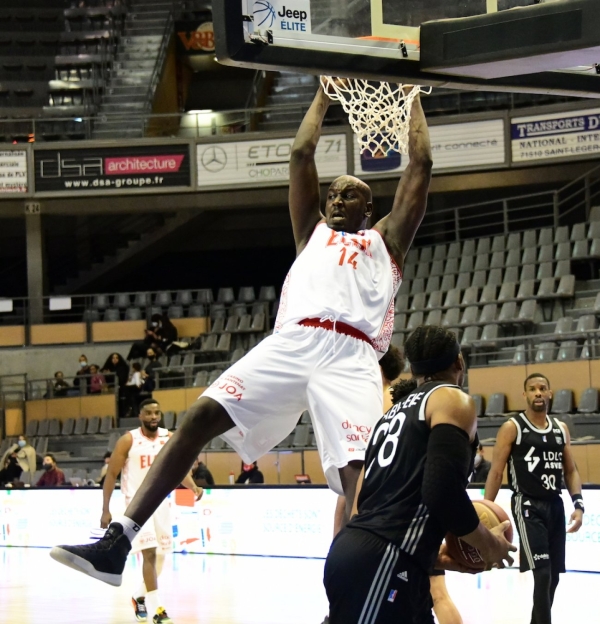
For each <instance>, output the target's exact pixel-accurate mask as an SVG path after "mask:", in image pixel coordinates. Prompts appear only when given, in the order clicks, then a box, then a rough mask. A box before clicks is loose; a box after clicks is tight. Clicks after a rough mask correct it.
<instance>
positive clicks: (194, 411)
mask: <svg viewBox="0 0 600 624" xmlns="http://www.w3.org/2000/svg"><path fill="white" fill-rule="evenodd" d="M329 102H330V100H329V97H328V96H327V95H326V93H325V92H324V91H323V89H322V88H319V90H318V91H317V94H316V95H315V98H314V100H313V102H312V104H311V106H310V108H309V110H308V111H307V113H306V115H305V117H304V119H303V121H302V124H301V125H300V128H299V130H298V133H297V135H296V139H295V141H294V144H293V148H292V154H291V158H290V188H289V207H290V216H291V221H292V229H293V232H294V240H295V243H296V252H297V257H296V260H295V262H294V264H293V265H292V267H291V269H290V271H289V273H288V275H287V277H286V280H285V283H284V285H283V290H282V294H281V303H280V307H279V313H278V316H277V319H276V323H275V331H274V333H273V335H272V336H269V337H268V338H266V339H265V340H263V341H262V342H261V343H260V344H259V345H258V346H256V347H255V348H254V349H252V350H251V351H250V352H249V353H248V354H247V355H246V356H245V357H243V358H242V359H241V360H239V361H238V362H236V363H235V364H234V365H233V366H231V368H229V369H228V370H227V371H225V372H224V373H223V375H221V377H220V378H219V379H218V380H217V381H216V382H215V383H214V384H213V385H212V386H211V387H210V388H208V389H207V390H206V391H205V392H204V394H203V395H202V396H201V397H200V398H199V399H198V400H197V401H196V402H195V403H194V404H193V405H192V406H191V407H190V409H189V410H188V413H187V414H186V416H185V419H184V421H183V423H182V425H181V426H180V427H179V428H178V430H177V432H176V433H175V434H174V435H173V438H172V440H171V442H169V444H168V445H167V446H165V448H164V449H163V451H162V452H161V453H160V454H159V455H158V457H157V458H156V460H155V461H154V463H153V465H152V467H151V469H150V471H149V473H148V476H147V477H146V479H145V480H144V483H143V484H142V486H141V487H140V489H139V490H138V491H137V493H136V495H135V496H134V498H133V501H132V502H131V503H130V505H129V506H128V507H127V509H126V511H125V516H124V517H123V518H121V519H120V520H119V521H117V522H113V523H112V524H111V525H110V527H109V529H108V531H107V532H106V535H105V537H104V538H103V540H101V541H100V542H98V543H97V544H94V545H86V546H63V547H57V548H55V549H54V551H53V552H54V557H55V558H56V559H57V560H59V561H61V562H62V563H65V564H66V565H70V566H71V567H74V568H76V569H79V570H80V571H82V572H85V573H87V574H89V575H91V576H94V577H96V578H101V579H110V580H111V582H114V583H120V580H121V573H122V571H123V567H124V565H125V560H126V557H127V553H128V551H129V548H130V542H131V540H132V539H133V537H134V536H135V533H136V531H137V530H138V527H140V526H142V525H143V524H144V523H145V522H146V521H147V520H148V518H149V517H150V515H151V514H152V513H153V512H154V511H155V510H156V508H157V507H158V506H159V505H160V504H161V502H162V501H163V500H164V498H165V496H166V495H167V494H168V493H169V492H170V491H171V490H172V489H173V488H174V487H175V486H176V485H177V484H178V483H179V482H180V481H181V480H182V479H183V478H184V476H185V474H186V473H187V471H188V470H189V469H190V467H191V465H192V463H193V461H194V459H195V458H196V457H197V456H198V453H199V452H200V450H201V449H202V447H204V446H205V445H206V444H207V443H208V442H209V441H210V440H212V439H213V438H214V437H215V436H218V435H222V434H223V435H224V437H225V438H226V439H227V441H228V442H229V443H230V444H231V446H233V448H234V449H235V450H236V451H237V452H238V453H239V454H240V455H241V457H242V459H243V460H244V462H246V463H252V462H254V461H255V460H256V459H258V458H259V457H261V456H262V455H264V454H265V453H266V452H268V451H269V450H270V449H272V448H273V447H274V446H275V445H276V444H277V443H278V442H279V441H281V440H282V439H284V438H285V437H286V436H287V435H288V434H289V433H290V432H291V431H292V430H293V428H294V427H295V425H296V422H297V420H298V415H299V414H301V413H302V412H303V411H304V410H306V409H308V410H309V411H310V413H311V416H312V420H313V426H314V430H315V437H316V441H317V447H318V449H319V453H320V457H321V461H322V463H323V469H324V472H325V475H326V478H327V482H328V484H329V486H330V487H331V488H332V489H333V490H334V491H335V492H337V493H338V494H344V496H345V497H346V510H345V518H346V519H347V518H348V517H349V514H350V511H351V508H352V503H353V501H354V494H355V490H356V482H357V479H358V475H359V473H360V470H361V467H362V464H363V460H364V453H365V448H366V443H367V439H368V436H369V433H370V431H371V429H372V427H373V426H374V424H375V423H376V422H377V420H379V418H380V417H381V413H382V387H381V375H380V373H379V367H378V359H379V357H381V356H382V355H383V354H384V353H385V352H386V351H387V348H388V346H389V344H390V340H391V337H392V331H393V322H394V298H395V295H396V292H397V290H398V288H399V286H400V282H401V270H402V266H403V264H404V258H405V256H406V254H407V252H408V250H409V248H410V245H411V243H412V240H413V237H414V235H415V232H416V231H417V228H418V227H419V225H420V223H421V220H422V219H423V215H424V213H425V207H426V202H427V192H428V189H429V180H430V177H431V166H432V161H431V147H430V143H429V132H428V129H427V124H426V121H425V115H424V113H423V109H422V107H421V102H420V100H419V98H418V97H416V98H415V99H414V101H413V104H412V114H411V116H410V122H409V124H410V125H409V156H410V162H409V164H408V166H407V168H406V170H405V172H404V173H403V175H402V178H401V180H400V183H399V185H398V189H397V191H396V195H395V198H394V201H393V205H392V210H391V212H390V213H389V214H388V215H387V216H385V217H383V218H382V219H381V220H380V221H379V222H378V223H377V224H376V225H375V226H374V227H373V229H365V228H366V227H367V221H368V219H369V217H370V216H371V214H372V209H373V204H372V197H371V189H370V188H369V186H368V185H367V184H365V183H364V182H362V181H361V180H359V179H357V178H355V177H352V176H348V175H344V176H341V177H339V178H337V179H336V180H334V181H333V183H332V184H331V185H330V187H329V190H328V192H327V201H326V203H325V215H323V214H322V213H321V209H320V187H319V178H318V174H317V168H316V165H315V151H316V149H317V144H318V142H319V138H320V136H321V126H322V123H323V118H324V116H325V113H326V111H327V108H328V106H329Z"/></svg>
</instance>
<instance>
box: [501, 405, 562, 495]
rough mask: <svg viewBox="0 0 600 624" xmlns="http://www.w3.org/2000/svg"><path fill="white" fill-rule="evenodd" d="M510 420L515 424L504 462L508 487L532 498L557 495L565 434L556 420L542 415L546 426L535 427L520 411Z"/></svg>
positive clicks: (560, 482)
mask: <svg viewBox="0 0 600 624" xmlns="http://www.w3.org/2000/svg"><path fill="white" fill-rule="evenodd" d="M510 420H511V421H512V422H513V423H514V424H515V426H516V428H517V439H516V440H515V441H514V443H513V446H512V450H511V453H510V459H509V462H508V475H509V478H508V480H509V484H510V487H511V489H512V490H513V491H514V492H521V493H523V494H524V495H525V496H530V497H532V498H541V499H550V498H553V497H555V496H558V495H559V494H560V492H561V485H562V477H563V453H564V450H565V434H564V431H563V429H562V427H561V425H560V423H559V421H558V420H556V418H550V417H549V416H546V426H545V427H544V429H538V428H537V427H535V426H534V425H533V424H531V422H530V421H529V419H528V418H527V416H525V414H523V413H521V414H519V415H518V416H515V417H513V418H511V419H510Z"/></svg>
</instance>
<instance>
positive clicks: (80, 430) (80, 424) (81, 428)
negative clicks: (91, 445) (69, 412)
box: [73, 416, 87, 435]
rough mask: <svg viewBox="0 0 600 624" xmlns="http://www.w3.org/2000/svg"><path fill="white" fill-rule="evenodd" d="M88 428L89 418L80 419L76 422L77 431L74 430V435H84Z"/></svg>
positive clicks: (82, 417)
mask: <svg viewBox="0 0 600 624" xmlns="http://www.w3.org/2000/svg"><path fill="white" fill-rule="evenodd" d="M86 428H87V418H86V417H85V416H81V417H79V418H78V419H77V420H76V421H75V429H74V430H73V434H74V435H83V434H84V433H85V430H86Z"/></svg>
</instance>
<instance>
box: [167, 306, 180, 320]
mask: <svg viewBox="0 0 600 624" xmlns="http://www.w3.org/2000/svg"><path fill="white" fill-rule="evenodd" d="M167 315H168V316H169V318H172V319H180V318H183V306H182V305H179V304H173V305H170V306H169V308H168V309H167Z"/></svg>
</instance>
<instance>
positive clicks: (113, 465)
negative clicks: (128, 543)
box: [100, 433, 133, 529]
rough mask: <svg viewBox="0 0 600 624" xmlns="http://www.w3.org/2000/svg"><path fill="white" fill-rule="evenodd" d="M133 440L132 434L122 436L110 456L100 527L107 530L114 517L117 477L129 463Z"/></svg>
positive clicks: (103, 491)
mask: <svg viewBox="0 0 600 624" xmlns="http://www.w3.org/2000/svg"><path fill="white" fill-rule="evenodd" d="M132 444H133V438H132V437H131V434H130V433H126V434H124V435H122V436H121V437H120V438H119V440H118V442H117V443H116V444H115V448H114V450H113V452H112V455H111V456H110V462H109V463H108V469H107V471H106V477H104V485H103V486H102V517H101V518H100V526H101V527H102V528H103V529H106V528H107V527H108V525H109V524H110V523H111V520H112V516H111V514H110V497H111V496H112V493H113V492H114V491H115V484H116V483H117V477H118V476H119V473H120V472H121V470H123V466H124V465H125V462H126V461H127V455H128V454H129V451H130V450H131V445H132Z"/></svg>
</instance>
